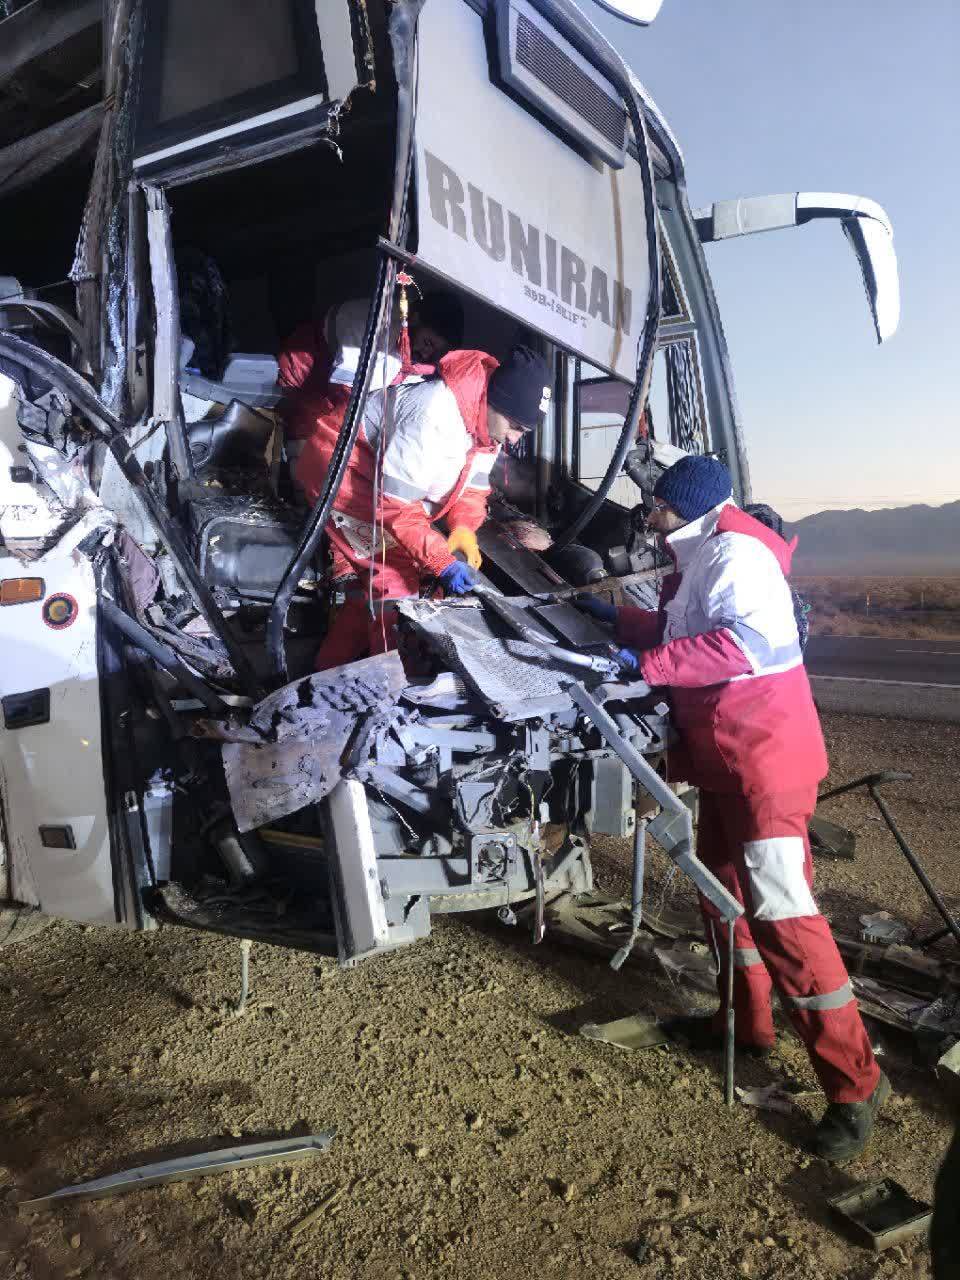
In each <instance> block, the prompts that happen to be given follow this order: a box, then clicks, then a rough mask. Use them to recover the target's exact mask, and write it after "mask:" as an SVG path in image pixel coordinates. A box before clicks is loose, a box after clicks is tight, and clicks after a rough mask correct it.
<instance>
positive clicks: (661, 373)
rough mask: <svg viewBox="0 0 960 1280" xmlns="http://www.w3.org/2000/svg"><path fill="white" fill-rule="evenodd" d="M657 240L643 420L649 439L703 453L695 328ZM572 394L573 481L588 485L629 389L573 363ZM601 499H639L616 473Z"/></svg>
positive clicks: (596, 481)
mask: <svg viewBox="0 0 960 1280" xmlns="http://www.w3.org/2000/svg"><path fill="white" fill-rule="evenodd" d="M662 243H663V245H664V254H663V258H662V260H661V279H662V282H663V283H662V293H661V303H662V317H661V322H660V334H659V346H658V349H657V352H656V355H655V357H654V362H653V373H652V376H651V381H650V394H649V396H648V398H647V409H646V414H645V418H644V424H643V425H644V426H645V427H646V430H647V432H648V433H649V434H650V436H652V437H653V439H655V440H662V441H665V442H667V443H669V444H673V445H676V446H677V447H678V448H680V449H684V450H686V451H687V452H688V453H706V452H707V451H708V449H709V447H710V446H709V443H708V433H707V415H706V406H705V401H704V394H703V381H702V376H701V372H700V356H699V352H698V349H697V334H696V326H695V324H694V323H693V320H692V318H691V314H690V309H689V306H688V304H687V299H686V296H685V294H684V291H683V286H682V284H681V282H680V277H679V275H678V274H677V269H676V267H675V265H674V263H673V257H672V254H671V252H670V250H669V247H668V246H667V243H666V237H665V236H664V237H663V240H662ZM573 391H574V394H573V421H574V448H573V478H574V479H575V480H577V481H578V482H579V483H580V484H582V485H583V486H584V488H587V489H594V490H595V489H597V488H598V487H599V485H600V481H601V480H602V479H603V476H604V474H605V472H606V469H607V465H608V464H609V462H610V459H611V457H612V456H613V453H614V450H615V449H616V447H617V441H618V440H619V439H620V432H621V430H622V429H623V423H624V418H625V416H626V412H627V406H628V404H629V400H630V387H629V385H628V384H627V383H625V382H620V381H618V380H617V379H615V378H611V377H610V376H609V375H608V374H605V373H604V372H603V371H602V370H600V369H595V368H593V367H592V366H591V365H588V364H586V363H585V362H584V361H577V362H576V365H575V381H574V388H573ZM641 434H643V432H642V431H641ZM608 498H609V500H610V501H611V502H616V503H617V504H618V505H620V506H622V507H634V506H636V504H637V503H638V502H639V501H640V490H639V489H638V488H637V486H636V485H635V484H634V483H633V481H632V480H630V479H629V478H628V477H627V476H625V475H621V476H618V477H617V479H616V480H615V481H614V483H613V486H612V487H611V489H610V492H609V494H608Z"/></svg>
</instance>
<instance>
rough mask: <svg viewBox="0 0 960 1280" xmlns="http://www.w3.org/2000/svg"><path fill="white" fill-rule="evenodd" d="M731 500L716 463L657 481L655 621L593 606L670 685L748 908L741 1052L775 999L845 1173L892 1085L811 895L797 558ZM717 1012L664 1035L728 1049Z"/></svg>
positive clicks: (703, 832) (716, 930)
mask: <svg viewBox="0 0 960 1280" xmlns="http://www.w3.org/2000/svg"><path fill="white" fill-rule="evenodd" d="M731 493H732V485H731V480H730V473H729V472H728V471H727V469H726V467H724V466H723V464H722V463H720V462H719V461H717V460H716V459H715V458H706V457H692V456H691V457H685V458H682V459H681V460H680V461H678V462H676V463H675V464H674V465H673V466H672V467H670V468H669V470H667V471H665V472H664V473H663V475H662V476H661V477H660V479H659V481H658V482H657V484H656V487H655V489H654V499H655V501H654V511H653V514H652V515H651V516H650V518H649V520H648V525H649V527H650V528H651V529H653V530H655V531H656V532H658V533H659V534H660V535H661V536H662V538H663V541H664V543H665V545H666V548H667V550H668V551H669V552H670V554H671V556H672V557H673V562H674V572H673V573H671V574H669V575H668V576H667V577H666V578H665V579H664V581H663V584H662V589H661V595H660V608H659V611H658V612H649V611H645V610H641V609H633V608H621V609H614V607H613V606H612V605H605V604H603V603H602V602H595V603H594V604H593V605H592V606H591V605H588V606H587V607H588V608H590V611H591V612H593V613H594V614H596V615H597V616H600V617H606V618H607V620H608V621H611V622H612V621H615V622H616V627H617V635H618V639H619V641H620V642H621V643H622V644H624V645H626V646H629V647H628V648H626V649H623V650H621V653H620V657H621V660H622V661H623V662H624V664H625V665H626V666H628V667H632V669H634V670H635V671H637V672H638V673H639V675H640V677H641V678H642V679H643V680H645V681H646V682H647V683H648V684H650V685H652V686H654V687H665V688H667V689H669V691H670V700H671V703H672V710H673V719H674V723H675V725H676V728H677V731H678V734H679V738H680V742H679V747H678V749H677V750H674V749H673V748H671V751H670V760H669V765H670V774H671V777H673V778H674V779H676V780H680V779H683V780H685V781H687V782H690V783H693V784H694V785H695V786H697V787H698V788H699V789H700V814H699V826H698V835H697V853H698V855H699V857H700V859H701V861H702V862H703V863H704V864H705V865H706V866H707V867H709V868H710V870H711V871H712V872H713V873H714V875H715V876H716V877H717V878H718V879H719V880H720V881H721V883H722V884H724V885H725V886H726V888H727V889H729V890H730V892H731V893H732V894H734V895H735V896H736V898H737V899H738V901H740V902H741V903H742V904H743V906H744V909H745V914H744V915H743V916H741V917H740V918H739V919H738V920H737V922H736V925H735V926H734V965H735V981H734V1015H735V1034H736V1039H737V1043H738V1044H739V1045H740V1046H741V1047H743V1048H746V1049H748V1050H751V1049H752V1050H754V1051H759V1052H761V1053H765V1052H769V1050H770V1048H771V1047H772V1046H773V1044H774V1039H775V1033H774V1024H773V1014H772V1011H771V1005H770V993H771V986H775V987H776V989H777V993H778V995H779V997H780V1000H781V1003H782V1005H783V1008H784V1010H785V1011H786V1014H787V1016H788V1017H789V1019H790V1021H791V1023H792V1024H793V1027H794V1029H795V1031H796V1032H797V1034H798V1036H799V1037H800V1039H801V1040H802V1041H803V1043H804V1044H805V1046H806V1048H807V1052H808V1053H809V1055H810V1060H811V1062H812V1064H813V1067H814V1070H815V1071H816V1073H817V1076H818V1078H819V1080H820V1083H821V1085H822V1087H823V1091H824V1093H825V1094H826V1096H827V1099H828V1102H829V1105H828V1107H827V1110H826V1112H825V1114H824V1116H823V1119H822V1120H821V1122H820V1124H819V1126H818V1129H817V1132H816V1135H815V1142H814V1145H815V1149H816V1151H817V1153H818V1154H819V1155H821V1156H822V1157H823V1158H825V1159H827V1160H847V1159H851V1158H852V1157H854V1156H856V1155H858V1154H859V1153H860V1152H861V1151H862V1150H863V1149H864V1147H865V1146H866V1143H867V1141H868V1139H869V1137H870V1134H871V1132H872V1130H873V1126H874V1119H875V1115H876V1112H877V1110H878V1109H879V1107H880V1106H881V1105H882V1103H883V1102H884V1101H885V1100H886V1098H887V1097H888V1096H889V1093H890V1084H889V1081H888V1080H887V1078H886V1076H885V1075H883V1073H882V1072H881V1071H880V1069H879V1067H878V1066H877V1063H876V1060H875V1059H874V1055H873V1050H872V1048H871V1045H870V1041H869V1039H868V1037H867V1033H866V1030H865V1028H864V1025H863V1022H862V1020H861V1017H860V1012H859V1010H858V1008H857V1002H856V998H855V997H854V994H853V991H852V989H851V986H850V980H849V977H848V975H847V971H846V968H845V966H844V963H843V959H842V958H841V956H840V953H839V951H838V950H837V945H836V943H835V942H834V939H833V936H832V934H831V932H830V926H829V925H828V923H827V921H826V920H825V919H824V917H823V916H822V915H821V914H820V911H819V908H818V907H817V904H816V902H815V901H814V898H813V894H812V892H811V889H812V885H813V863H812V859H811V856H810V843H809V839H808V835H807V823H808V821H809V819H810V817H811V815H812V813H813V811H814V808H815V806H816V799H817V785H818V783H819V782H820V780H821V779H822V778H824V777H825V776H826V773H827V756H826V749H825V747H824V743H823V735H822V733H821V730H820V722H819V719H818V716H817V711H816V708H815V706H814V704H813V697H812V695H811V692H810V682H809V680H808V679H807V674H806V670H805V668H804V666H803V658H802V656H801V651H800V644H799V637H798V633H797V625H796V621H795V618H794V611H793V604H792V598H791V592H790V588H789V585H788V583H787V580H786V574H787V573H788V572H789V569H790V561H791V557H792V555H793V549H794V545H788V544H787V543H786V542H785V541H784V540H783V538H781V537H780V536H779V535H778V534H777V533H775V532H774V531H773V530H772V529H769V528H767V526H766V525H763V524H761V523H760V522H759V521H757V520H754V519H753V518H752V517H751V516H748V515H747V514H746V513H745V512H743V511H741V510H740V509H739V507H737V506H736V505H735V504H734V503H733V502H732V500H731ZM701 908H702V912H703V917H704V923H705V925H706V929H707V937H708V939H710V940H711V941H712V942H713V944H714V946H715V948H716V951H717V959H718V962H719V972H720V975H721V976H720V981H719V983H718V985H719V989H720V998H721V1001H723V1000H724V996H725V981H724V976H725V974H726V971H727V953H726V947H727V932H726V926H725V925H722V924H721V922H720V920H719V916H718V915H717V913H716V910H715V909H714V908H713V907H712V906H711V905H710V904H709V903H708V902H707V901H706V900H705V899H703V898H701ZM724 1014H725V1009H724V1008H723V1007H721V1008H720V1010H719V1011H718V1012H717V1013H716V1014H715V1015H714V1016H713V1017H707V1018H703V1017H695V1016H691V1017H681V1018H674V1019H671V1020H670V1021H669V1022H668V1023H667V1024H665V1026H666V1030H667V1031H668V1032H669V1033H670V1034H672V1035H674V1036H676V1037H677V1038H679V1039H683V1040H685V1041H686V1042H687V1043H689V1044H690V1045H692V1046H693V1047H697V1048H706V1047H714V1046H719V1045H720V1044H721V1043H722V1029H723V1026H724Z"/></svg>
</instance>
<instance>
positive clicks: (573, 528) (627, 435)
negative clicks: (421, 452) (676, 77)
mask: <svg viewBox="0 0 960 1280" xmlns="http://www.w3.org/2000/svg"><path fill="white" fill-rule="evenodd" d="M570 9H572V6H570V8H569V9H568V7H567V5H566V4H563V3H560V4H557V3H555V4H554V5H553V6H552V13H551V17H553V19H554V21H555V22H556V23H557V25H558V26H559V27H560V29H561V30H562V31H563V32H564V34H565V35H567V36H568V37H569V38H570V39H571V41H572V42H573V43H574V44H577V45H581V46H584V45H586V44H589V48H588V49H586V52H587V54H588V56H590V57H591V60H594V61H599V65H600V66H602V67H603V68H604V69H605V71H606V72H607V74H608V75H609V76H610V78H611V79H612V80H613V82H614V84H615V85H616V86H617V88H618V89H619V90H620V93H621V96H622V98H623V101H624V103H625V104H626V108H627V114H628V116H629V117H630V123H631V125H632V127H633V136H634V139H635V141H636V146H637V159H638V161H639V165H640V178H641V182H642V183H643V197H644V218H645V223H646V227H645V230H646V237H647V264H648V270H649V273H650V300H649V302H648V305H647V314H646V317H645V319H644V325H643V334H642V336H641V340H640V343H639V351H638V356H637V373H636V377H635V379H634V384H633V390H632V391H631V393H630V401H629V404H628V406H627V412H626V416H625V417H624V421H623V429H622V430H621V432H620V438H619V439H618V441H617V445H616V448H615V449H614V451H613V455H612V456H611V458H610V463H609V465H608V467H607V470H606V472H605V473H604V476H603V479H602V480H601V481H600V483H599V485H598V486H597V488H596V490H595V491H594V492H593V493H592V494H591V495H590V498H589V499H588V501H587V503H586V505H585V506H584V507H583V509H582V510H581V511H580V513H579V515H577V516H576V517H575V518H574V520H573V523H572V524H571V525H570V527H569V528H568V529H566V530H565V531H564V532H563V533H562V534H561V535H560V536H559V537H558V538H557V539H556V540H555V541H554V549H555V550H557V551H559V550H561V549H562V548H563V547H566V546H568V545H569V544H570V543H571V542H573V540H574V538H576V537H577V535H578V534H579V533H580V531H581V530H582V529H584V528H585V527H586V526H587V525H588V524H589V523H590V521H591V520H592V519H593V518H594V516H595V515H596V514H597V512H598V511H599V510H600V508H601V506H602V505H603V503H604V502H605V500H606V498H607V494H608V493H609V492H610V490H611V488H612V487H613V484H614V481H615V480H616V478H617V476H618V475H620V473H621V471H622V470H623V462H624V459H625V458H626V456H627V454H628V453H629V452H630V450H631V448H632V447H633V444H634V441H635V439H636V435H637V426H638V424H639V422H640V414H641V412H642V411H643V407H644V405H645V403H646V400H647V393H648V391H649V389H650V376H651V373H652V371H653V356H654V352H655V350H656V343H657V333H658V330H659V327H660V241H659V223H658V214H657V194H656V188H655V186H654V177H653V166H652V162H651V160H650V151H649V147H648V145H647V126H646V119H645V117H644V109H643V104H642V102H641V101H640V98H639V95H638V94H637V92H636V90H635V89H634V87H633V85H632V84H631V81H630V73H629V70H628V69H627V67H626V64H625V63H624V62H623V60H622V58H620V57H619V56H618V55H617V53H616V51H615V50H614V49H613V48H612V47H611V46H610V45H608V44H607V42H606V41H604V40H602V38H595V33H594V32H593V31H592V30H591V31H590V32H585V31H584V29H583V28H584V23H583V20H582V18H580V15H579V14H577V15H576V17H574V14H575V13H576V10H573V12H570ZM564 10H567V12H566V13H565V12H564ZM577 18H580V21H577V20H576V19H577Z"/></svg>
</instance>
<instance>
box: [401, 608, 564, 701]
mask: <svg viewBox="0 0 960 1280" xmlns="http://www.w3.org/2000/svg"><path fill="white" fill-rule="evenodd" d="M397 609H398V612H399V613H401V614H402V615H403V616H404V617H405V618H408V619H409V620H410V621H411V622H412V623H413V625H414V626H415V627H416V628H417V630H418V631H419V632H420V633H421V634H422V635H423V636H424V637H425V638H426V639H427V641H428V642H429V644H430V646H431V648H433V649H434V651H435V652H436V653H438V654H439V656H440V657H441V659H442V660H443V662H444V663H445V665H446V666H448V667H450V668H452V670H454V671H455V672H457V674H459V675H460V676H462V677H463V679H464V680H465V681H466V682H467V684H468V685H469V686H470V687H471V688H473V689H476V691H477V692H478V693H479V694H480V696H481V697H482V698H484V699H485V700H486V701H487V702H488V703H489V704H490V706H491V707H492V709H493V710H494V712H495V714H497V715H498V716H500V718H501V719H505V720H510V719H518V718H522V717H523V716H525V715H531V714H536V713H537V711H536V708H537V707H538V706H540V705H541V704H542V703H544V702H546V701H551V702H556V704H557V706H558V707H563V708H565V707H569V706H570V698H569V695H568V694H567V692H566V685H567V683H568V682H569V680H570V673H569V671H564V669H563V668H562V667H559V666H558V667H557V669H554V666H553V664H551V662H550V657H549V653H548V652H547V651H546V650H545V649H543V648H541V647H539V646H537V645H532V644H527V643H526V642H525V641H523V640H513V639H501V638H499V637H497V636H494V635H492V634H491V632H490V630H489V627H488V626H487V624H486V623H485V621H484V619H483V616H482V614H481V613H480V611H479V610H477V609H474V608H468V607H467V608H465V607H462V606H460V607H458V606H450V605H446V606H444V605H440V604H433V603H430V602H426V601H413V600H409V601H408V600H402V601H400V602H399V604H398V605H397Z"/></svg>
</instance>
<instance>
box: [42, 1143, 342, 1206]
mask: <svg viewBox="0 0 960 1280" xmlns="http://www.w3.org/2000/svg"><path fill="white" fill-rule="evenodd" d="M336 1133H337V1131H336V1129H325V1130H324V1131H323V1132H322V1133H311V1134H307V1135H306V1137H302V1138H280V1139H272V1140H271V1141H269V1142H250V1143H247V1144H246V1145H245V1146H242V1147H223V1148H221V1150H219V1151H202V1152H200V1153H199V1154H197V1155H193V1156H181V1157H179V1158H178V1159H176V1160H161V1161H159V1162H158V1163H156V1164H144V1165H140V1166H138V1167H137V1168H136V1169H126V1170H124V1171H123V1172H122V1173H111V1174H109V1175H108V1176H107V1177H105V1178H94V1179H93V1181H92V1182H78V1183H77V1184H76V1185H75V1186H72V1187H63V1188H61V1190H59V1191H54V1192H52V1193H51V1194H50V1195H48V1196H37V1197H36V1198H35V1199H33V1200H22V1201H21V1202H20V1204H19V1205H18V1206H17V1207H18V1209H19V1211H20V1212H21V1213H30V1212H32V1211H34V1210H36V1209H45V1208H47V1207H48V1206H49V1205H52V1204H57V1203H58V1202H60V1201H63V1200H99V1199H102V1198H103V1197H104V1196H112V1195H118V1194H120V1193H121V1192H124V1191H137V1190H139V1189H140V1188H142V1187H155V1186H158V1185H159V1184H160V1183H162V1182H182V1181H183V1180H184V1179H187V1178H205V1177H207V1175H208V1174H211V1173H225V1172H229V1171H232V1170H234V1169H248V1168H250V1167H251V1165H261V1164H276V1163H277V1161H279V1160H305V1159H307V1158H308V1157H311V1156H315V1155H319V1154H320V1152H322V1151H326V1150H327V1149H328V1148H329V1146H330V1144H331V1143H332V1142H333V1139H334V1138H335V1137H336Z"/></svg>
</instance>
